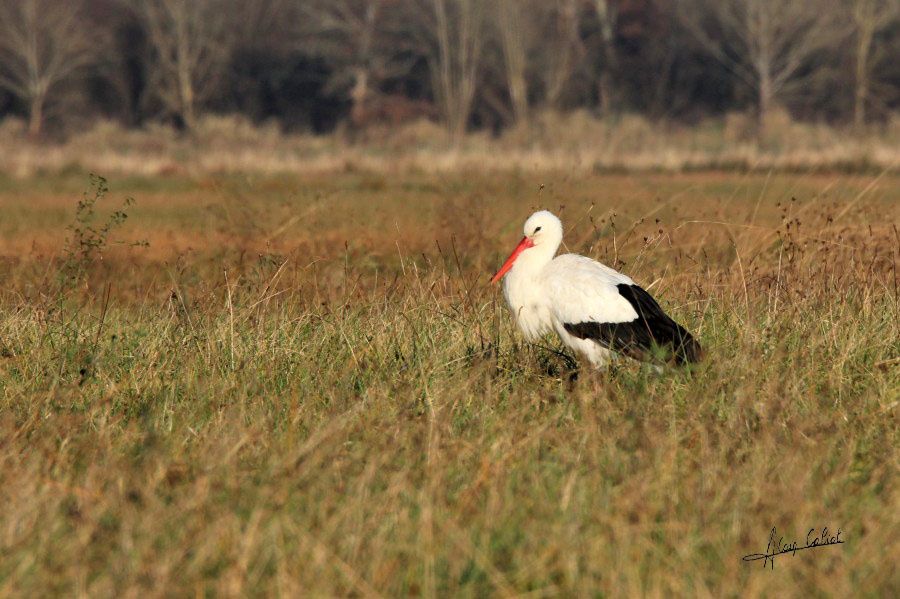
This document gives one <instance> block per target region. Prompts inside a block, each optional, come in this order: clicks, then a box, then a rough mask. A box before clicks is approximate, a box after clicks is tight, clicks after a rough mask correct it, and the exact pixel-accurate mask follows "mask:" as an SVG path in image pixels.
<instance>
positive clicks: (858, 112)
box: [853, 0, 900, 129]
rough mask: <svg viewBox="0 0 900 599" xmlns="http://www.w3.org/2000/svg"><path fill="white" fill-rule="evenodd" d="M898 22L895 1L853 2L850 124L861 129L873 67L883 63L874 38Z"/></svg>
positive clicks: (899, 8)
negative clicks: (851, 114)
mask: <svg viewBox="0 0 900 599" xmlns="http://www.w3.org/2000/svg"><path fill="white" fill-rule="evenodd" d="M898 18H900V2H898V1H897V0H854V2H853V26H854V33H855V36H856V54H855V62H856V65H855V67H856V68H855V70H854V75H855V80H856V89H855V93H854V102H853V124H854V126H855V127H856V128H857V129H861V128H862V127H863V126H864V125H865V122H866V106H867V104H868V101H869V95H870V88H871V74H872V68H873V66H874V65H875V64H876V63H878V62H879V61H880V60H882V59H884V56H883V55H879V53H878V52H877V51H876V50H877V49H876V48H875V47H874V41H875V35H876V34H877V33H878V32H880V31H882V30H884V29H886V28H887V27H888V26H889V25H891V24H892V23H894V22H896V21H897V19H898Z"/></svg>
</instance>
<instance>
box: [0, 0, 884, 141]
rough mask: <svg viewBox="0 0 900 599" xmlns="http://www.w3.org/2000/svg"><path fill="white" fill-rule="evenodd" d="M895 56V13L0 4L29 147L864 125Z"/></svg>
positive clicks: (543, 2)
mask: <svg viewBox="0 0 900 599" xmlns="http://www.w3.org/2000/svg"><path fill="white" fill-rule="evenodd" d="M898 58H900V0H803V1H802V2H797V1H792V0H243V1H242V0H0V116H3V115H9V114H14V115H21V116H22V117H24V118H25V119H26V120H27V123H28V132H29V134H30V135H32V136H35V137H39V136H41V135H44V134H45V133H46V132H47V131H48V130H54V129H55V130H64V129H66V128H67V127H68V128H69V129H71V128H72V127H77V126H79V125H84V124H85V123H86V122H88V121H89V120H90V119H91V118H101V117H102V118H108V119H115V120H118V121H121V122H122V123H124V124H125V125H127V126H141V125H144V124H146V123H148V122H168V123H172V124H174V125H176V126H178V127H181V128H183V129H185V130H190V129H192V128H193V127H195V126H196V124H197V121H198V118H199V117H200V115H202V114H203V113H206V112H216V113H238V114H243V115H245V116H247V117H248V118H250V119H252V120H254V121H265V120H271V119H275V120H277V121H279V122H280V123H281V124H282V126H283V127H284V128H285V129H287V130H300V131H315V132H324V131H329V130H331V129H332V128H334V127H336V126H338V125H339V124H342V123H344V124H346V125H347V126H348V127H351V128H364V127H366V126H368V125H370V124H372V123H388V124H397V123H400V122H403V121H405V120H412V119H415V118H421V117H427V118H431V119H435V120H440V121H441V122H442V123H443V124H444V125H445V126H446V127H447V129H448V130H449V132H450V133H451V134H452V135H454V136H460V135H462V134H463V133H464V132H465V131H467V130H470V129H488V130H493V131H497V130H500V129H503V128H506V127H512V126H516V125H518V124H522V123H527V122H528V121H529V119H530V118H532V116H533V115H534V113H535V112H537V111H544V110H553V111H567V110H573V109H587V110H590V111H592V112H593V113H595V114H596V115H598V116H601V117H606V116H615V115H617V114H623V113H639V114H643V115H645V116H647V117H648V118H652V119H677V120H682V121H686V122H691V121H694V120H697V119H700V118H703V117H705V116H709V115H717V114H722V113H725V112H729V111H744V112H752V113H753V114H754V115H755V116H756V122H757V125H758V127H759V129H760V130H761V129H763V128H764V127H765V126H766V122H767V120H768V117H769V115H770V114H771V113H772V111H773V110H776V109H780V110H787V111H788V112H789V113H790V114H791V116H792V117H794V118H799V119H815V120H827V121H830V122H837V123H852V124H853V125H855V126H857V127H864V126H865V125H866V124H867V123H871V122H877V121H879V120H882V119H884V118H886V117H888V116H889V115H890V114H891V113H892V112H893V111H896V110H897V109H898V106H900V60H898Z"/></svg>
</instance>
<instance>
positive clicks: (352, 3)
mask: <svg viewBox="0 0 900 599" xmlns="http://www.w3.org/2000/svg"><path fill="white" fill-rule="evenodd" d="M397 6H398V3H397V2H396V1H392V0H302V1H301V2H299V7H300V14H301V20H302V22H303V26H304V27H305V29H306V30H307V31H308V32H309V33H308V35H303V36H302V37H303V39H304V40H305V41H307V42H312V48H313V51H314V52H315V53H316V54H319V55H320V56H322V57H323V58H324V59H325V60H326V61H327V62H328V63H329V65H330V66H331V68H332V69H333V73H332V76H331V80H330V81H329V87H330V88H331V89H332V90H344V91H345V93H346V94H347V95H348V96H349V98H350V102H351V109H350V120H351V122H352V123H353V124H354V125H357V126H359V125H361V124H362V123H363V122H365V120H366V114H367V112H368V110H367V106H368V104H369V103H370V100H371V99H372V96H373V94H374V93H376V92H377V90H378V88H379V86H380V85H381V83H382V82H383V81H385V80H386V79H389V78H391V77H397V76H401V75H404V74H405V73H406V72H408V71H409V68H410V66H411V64H412V63H411V61H410V60H409V59H408V58H407V57H404V56H403V50H405V49H407V48H406V46H407V45H408V40H407V39H404V38H403V36H401V35H400V34H399V33H398V31H396V27H395V25H396V21H397V20H398V18H400V15H398V13H397V12H396V9H397Z"/></svg>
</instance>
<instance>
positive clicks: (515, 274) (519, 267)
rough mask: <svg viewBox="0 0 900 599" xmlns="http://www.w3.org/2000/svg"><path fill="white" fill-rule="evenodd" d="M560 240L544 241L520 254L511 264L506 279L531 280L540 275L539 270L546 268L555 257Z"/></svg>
mask: <svg viewBox="0 0 900 599" xmlns="http://www.w3.org/2000/svg"><path fill="white" fill-rule="evenodd" d="M561 242H562V239H559V240H556V239H544V240H542V242H541V243H539V244H537V245H534V246H532V247H530V248H528V249H527V250H525V251H524V252H522V253H521V254H519V258H518V259H517V260H516V261H515V263H514V264H513V267H512V269H510V271H509V274H508V275H507V276H506V277H507V279H511V278H517V279H533V278H536V277H537V276H538V275H540V273H541V270H543V268H544V267H545V266H547V265H548V264H549V263H550V261H551V260H553V257H554V256H555V255H556V250H558V249H559V244H560V243H561Z"/></svg>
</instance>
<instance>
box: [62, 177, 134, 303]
mask: <svg viewBox="0 0 900 599" xmlns="http://www.w3.org/2000/svg"><path fill="white" fill-rule="evenodd" d="M107 193H109V184H108V183H107V181H106V179H105V178H104V177H101V176H100V175H95V174H93V173H91V176H90V188H89V189H88V190H87V191H85V192H84V194H83V195H82V198H81V199H80V200H79V201H78V203H77V204H76V205H75V221H74V222H73V223H72V224H71V225H69V227H68V230H69V231H70V233H71V236H70V237H69V239H68V242H67V243H66V248H65V261H64V262H63V268H62V275H63V283H64V287H72V286H74V285H76V284H77V283H78V282H79V281H81V280H82V279H83V278H84V276H85V275H86V274H87V273H88V272H89V271H90V269H91V267H92V266H93V265H94V264H96V263H97V262H98V261H101V260H103V253H104V251H105V250H106V248H107V246H108V245H109V236H110V233H112V231H113V230H114V229H116V228H117V227H120V226H121V225H122V224H123V223H124V222H125V220H126V219H127V218H128V213H127V210H128V208H130V207H131V206H132V205H134V198H131V197H127V198H125V200H124V202H123V203H122V206H121V207H120V208H119V209H118V210H114V211H113V212H112V213H111V214H110V215H109V217H107V219H106V222H104V223H103V224H102V226H97V224H96V223H95V215H96V207H97V203H98V202H100V200H102V199H103V198H104V197H105V196H106V194H107ZM133 245H142V246H145V245H147V242H145V241H139V242H134V243H133Z"/></svg>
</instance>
